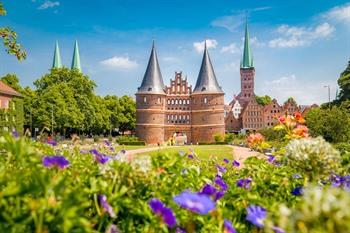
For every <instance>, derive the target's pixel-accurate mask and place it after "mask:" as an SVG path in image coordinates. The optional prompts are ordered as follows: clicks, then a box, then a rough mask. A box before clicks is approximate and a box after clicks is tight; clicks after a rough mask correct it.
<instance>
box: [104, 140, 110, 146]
mask: <svg viewBox="0 0 350 233" xmlns="http://www.w3.org/2000/svg"><path fill="white" fill-rule="evenodd" d="M103 143H104V144H105V145H106V146H111V143H110V142H109V141H108V140H107V139H105V140H103Z"/></svg>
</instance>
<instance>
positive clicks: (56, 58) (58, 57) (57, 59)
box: [52, 41, 62, 68]
mask: <svg viewBox="0 0 350 233" xmlns="http://www.w3.org/2000/svg"><path fill="white" fill-rule="evenodd" d="M52 68H62V63H61V55H60V48H59V47H58V42H57V41H56V46H55V52H54V55H53V62H52Z"/></svg>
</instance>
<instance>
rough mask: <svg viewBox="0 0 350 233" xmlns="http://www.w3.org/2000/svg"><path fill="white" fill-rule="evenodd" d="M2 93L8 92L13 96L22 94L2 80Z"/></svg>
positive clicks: (7, 93) (0, 87) (0, 91)
mask: <svg viewBox="0 0 350 233" xmlns="http://www.w3.org/2000/svg"><path fill="white" fill-rule="evenodd" d="M0 94H6V95H11V96H22V95H21V94H19V93H18V92H17V91H15V90H14V89H13V88H12V87H10V86H8V85H7V84H5V83H4V82H2V81H0Z"/></svg>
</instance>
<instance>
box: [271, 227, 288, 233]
mask: <svg viewBox="0 0 350 233" xmlns="http://www.w3.org/2000/svg"><path fill="white" fill-rule="evenodd" d="M272 230H273V231H274V232H275V233H286V232H285V231H284V230H283V229H282V228H280V227H276V226H273V227H272Z"/></svg>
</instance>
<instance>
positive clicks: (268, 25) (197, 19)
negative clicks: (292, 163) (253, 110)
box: [0, 0, 350, 104]
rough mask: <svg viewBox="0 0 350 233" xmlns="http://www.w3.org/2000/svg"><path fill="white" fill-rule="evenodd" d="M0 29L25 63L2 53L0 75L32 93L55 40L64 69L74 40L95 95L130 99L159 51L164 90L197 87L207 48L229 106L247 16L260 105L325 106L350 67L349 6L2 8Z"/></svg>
mask: <svg viewBox="0 0 350 233" xmlns="http://www.w3.org/2000/svg"><path fill="white" fill-rule="evenodd" d="M3 2H4V4H5V7H6V8H7V10H8V15H7V16H6V17H1V18H0V26H4V25H6V26H11V27H12V28H13V29H15V30H16V31H17V33H18V35H19V41H20V42H21V43H22V44H23V45H24V46H25V48H26V50H27V52H28V58H27V60H25V61H24V62H21V63H20V62H18V61H16V60H15V58H14V57H11V56H8V55H6V54H5V51H4V50H3V49H2V50H1V51H0V59H1V63H0V75H3V74H6V73H16V74H18V76H19V78H20V81H21V84H22V85H24V86H27V85H30V86H32V83H33V81H34V80H36V79H38V78H40V77H41V76H42V75H44V74H45V73H47V72H48V70H49V69H50V67H51V63H52V57H53V50H54V43H55V41H56V40H58V42H59V45H60V50H61V56H62V61H63V63H64V65H65V66H70V63H71V59H72V53H73V45H74V41H75V39H77V40H78V41H79V47H80V55H81V62H82V68H83V72H84V73H86V74H87V75H89V76H90V78H92V79H93V80H94V81H95V82H96V84H97V88H96V92H97V93H98V94H100V95H107V94H116V95H124V94H126V95H131V96H133V95H134V93H135V92H136V90H137V87H138V86H139V85H140V83H141V80H142V77H143V74H144V71H145V68H146V65H147V60H148V57H149V53H150V48H151V44H152V39H155V41H156V47H157V52H158V59H159V62H160V66H161V71H162V74H163V79H164V82H165V84H168V83H169V79H170V78H173V77H174V72H175V71H182V72H183V74H185V75H187V77H188V80H189V81H190V83H191V84H192V85H194V84H195V80H196V78H197V75H198V72H199V68H200V67H199V66H200V63H201V59H202V51H201V50H202V45H203V41H204V39H207V41H208V45H209V48H210V51H209V52H210V55H211V59H212V62H213V65H214V69H215V72H216V76H217V78H218V80H219V83H220V84H221V85H222V87H223V89H224V91H225V93H226V97H225V98H226V101H229V100H230V99H232V97H233V95H234V94H238V93H239V90H240V82H239V63H240V59H241V54H242V51H241V50H242V38H243V35H244V19H245V15H246V14H248V19H249V30H250V36H251V47H252V52H253V57H254V64H255V68H256V81H255V83H256V88H255V92H256V94H258V95H264V94H268V95H270V96H272V97H274V98H276V99H278V100H279V101H280V102H283V101H285V100H286V98H288V97H289V96H293V97H295V99H296V100H297V101H298V102H299V103H300V104H311V103H321V102H324V101H326V100H327V98H328V95H327V89H326V88H324V85H331V94H332V98H333V97H334V96H335V90H336V87H337V85H336V80H337V78H338V77H339V74H340V73H341V72H342V71H343V70H344V69H345V67H346V64H347V61H348V59H349V57H350V2H348V1H340V0H327V1H323V0H322V1H321V0H317V1H316V0H311V1H307V3H306V1H301V0H293V1H277V0H274V1H272V0H271V1H259V0H255V1H247V0H235V1H233V0H215V1H207V0H201V1H190V0H177V1H175V0H149V1H146V0H103V1H97V0H50V1H49V0H4V1H3Z"/></svg>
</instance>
